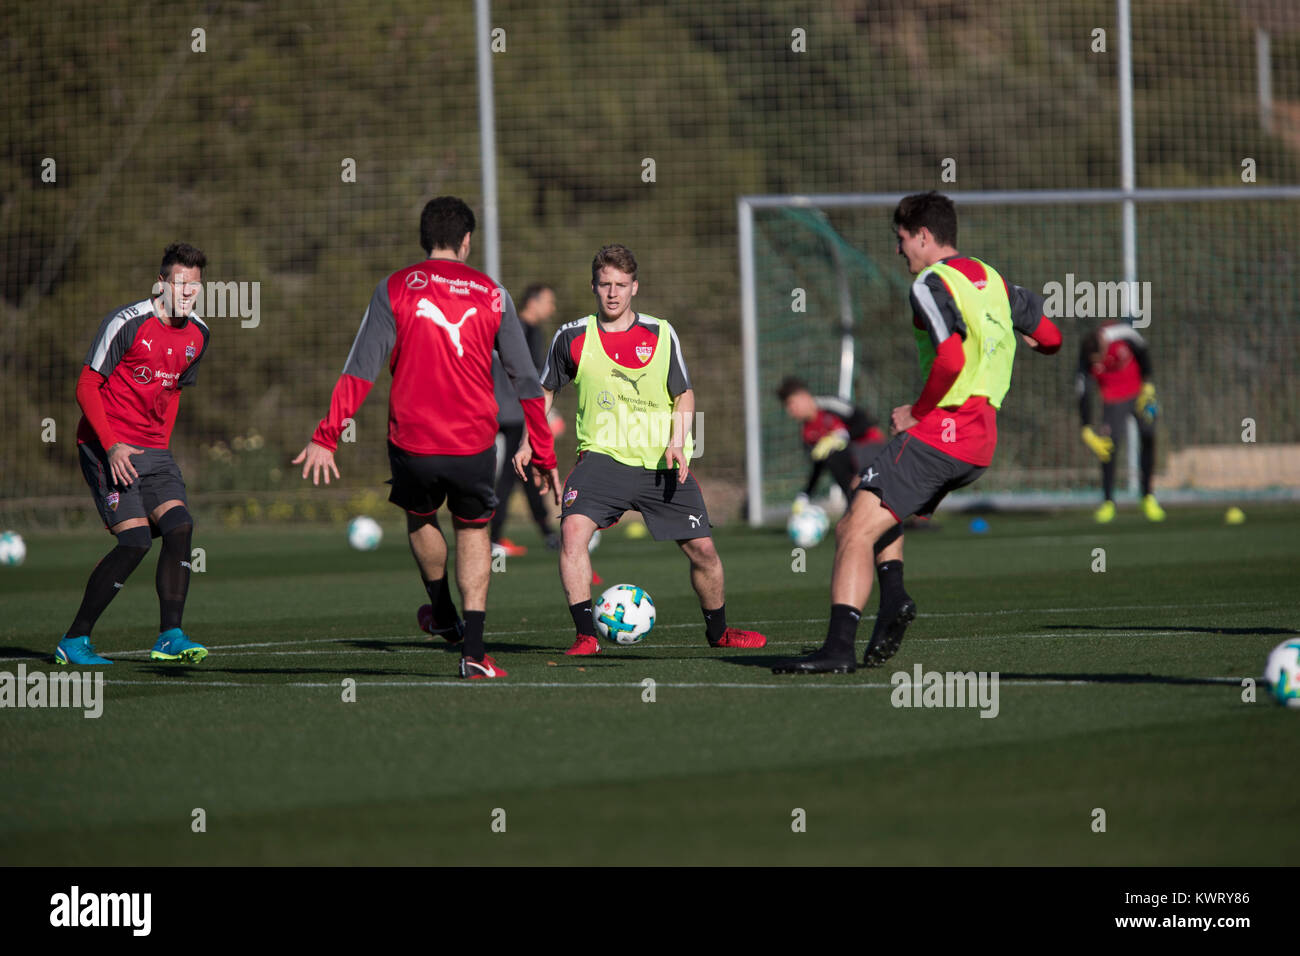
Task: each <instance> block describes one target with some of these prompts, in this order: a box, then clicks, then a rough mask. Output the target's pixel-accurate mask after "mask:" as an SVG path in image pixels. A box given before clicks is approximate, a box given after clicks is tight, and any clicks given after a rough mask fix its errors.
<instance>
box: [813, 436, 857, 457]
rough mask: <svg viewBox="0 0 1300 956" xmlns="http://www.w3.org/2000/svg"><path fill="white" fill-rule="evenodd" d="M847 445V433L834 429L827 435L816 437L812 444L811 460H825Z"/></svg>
mask: <svg viewBox="0 0 1300 956" xmlns="http://www.w3.org/2000/svg"><path fill="white" fill-rule="evenodd" d="M848 447H849V433H848V432H841V431H834V432H831V433H830V434H829V435H823V436H822V437H821V438H820V439H818V441H817V444H815V445H813V450H812V460H813V461H825V460H826V459H827V458H829V457H830V456H831V455H833V454H835V453H836V452H837V451H843V450H844V449H846V448H848Z"/></svg>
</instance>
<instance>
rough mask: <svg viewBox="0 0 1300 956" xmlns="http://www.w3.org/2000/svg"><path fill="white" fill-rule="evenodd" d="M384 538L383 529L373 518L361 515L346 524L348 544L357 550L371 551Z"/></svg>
mask: <svg viewBox="0 0 1300 956" xmlns="http://www.w3.org/2000/svg"><path fill="white" fill-rule="evenodd" d="M382 540H384V529H383V528H381V527H379V522H378V521H376V520H375V519H374V518H367V517H366V516H365V515H362V516H361V517H359V518H353V519H352V521H351V523H350V524H348V544H350V545H352V547H354V548H356V549H357V550H358V551H373V550H375V548H377V547H379V542H380V541H382Z"/></svg>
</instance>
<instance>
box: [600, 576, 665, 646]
mask: <svg viewBox="0 0 1300 956" xmlns="http://www.w3.org/2000/svg"><path fill="white" fill-rule="evenodd" d="M595 611H596V630H597V631H599V632H600V635H601V637H603V638H605V639H606V640H610V641H613V642H614V643H615V644H625V645H626V644H640V643H641V642H642V641H643V640H645V636H646V635H647V634H649V633H650V629H651V628H653V627H654V626H655V602H654V601H652V600H651V599H650V595H649V594H647V593H646V591H645V589H644V588H639V587H637V586H636V585H635V584H616V585H614V586H613V587H612V588H607V589H606V590H605V593H604V594H602V595H601V596H600V600H599V601H597V602H596V607H595Z"/></svg>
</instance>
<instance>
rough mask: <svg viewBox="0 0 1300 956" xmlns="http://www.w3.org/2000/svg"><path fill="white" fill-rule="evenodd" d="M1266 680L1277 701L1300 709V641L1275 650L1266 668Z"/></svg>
mask: <svg viewBox="0 0 1300 956" xmlns="http://www.w3.org/2000/svg"><path fill="white" fill-rule="evenodd" d="M1264 680H1266V681H1268V682H1269V685H1270V686H1271V687H1272V688H1273V699H1274V700H1275V701H1277V702H1278V703H1279V704H1281V705H1282V706H1283V707H1300V640H1294V641H1286V642H1285V643H1282V644H1279V645H1278V646H1277V647H1275V648H1273V650H1272V652H1271V653H1270V654H1269V655H1268V664H1267V665H1266V666H1265V667H1264Z"/></svg>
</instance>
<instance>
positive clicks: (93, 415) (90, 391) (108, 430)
mask: <svg viewBox="0 0 1300 956" xmlns="http://www.w3.org/2000/svg"><path fill="white" fill-rule="evenodd" d="M103 385H104V376H102V375H100V374H99V373H98V372H96V371H95V370H94V369H93V368H91V367H90V366H89V365H86V366H83V367H82V369H81V376H80V377H79V378H78V379H77V404H78V405H80V406H81V412H82V414H83V415H85V416H86V421H87V422H89V423H90V427H91V428H93V429H94V431H95V436H96V437H97V438H98V439H99V443H100V444H101V445H103V446H104V450H105V451H107V450H108V449H110V448H112V447H113V446H114V445H116V444H117V442H118V438H117V434H116V433H115V432H114V431H113V426H111V425H110V424H109V423H108V412H107V411H105V410H104V399H103V396H102V395H100V393H99V390H100V388H102V387H103Z"/></svg>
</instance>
